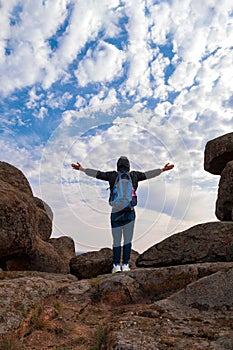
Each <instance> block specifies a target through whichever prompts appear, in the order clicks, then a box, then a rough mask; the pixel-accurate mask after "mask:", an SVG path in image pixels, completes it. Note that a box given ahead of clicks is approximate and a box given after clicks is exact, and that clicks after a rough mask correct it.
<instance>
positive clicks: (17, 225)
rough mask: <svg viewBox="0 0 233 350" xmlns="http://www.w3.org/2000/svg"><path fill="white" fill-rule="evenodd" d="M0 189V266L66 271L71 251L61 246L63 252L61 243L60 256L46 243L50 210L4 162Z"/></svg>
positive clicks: (14, 170)
mask: <svg viewBox="0 0 233 350" xmlns="http://www.w3.org/2000/svg"><path fill="white" fill-rule="evenodd" d="M0 191H1V196H0V237H1V244H0V267H1V268H3V269H6V270H33V269H35V270H37V269H38V271H48V272H57V273H58V272H60V273H69V263H68V259H69V257H70V256H71V250H69V253H68V249H67V247H64V254H62V248H61V246H62V244H60V248H59V249H58V251H59V254H61V255H62V258H61V257H60V256H59V255H58V252H57V251H56V249H55V248H54V246H53V245H52V244H50V243H49V242H48V240H49V238H50V236H51V233H52V211H51V209H50V208H49V206H48V205H47V204H46V203H45V202H44V201H42V200H41V199H39V198H37V197H33V194H32V190H31V188H30V185H29V183H28V181H27V179H26V178H25V176H24V175H23V173H22V172H21V171H20V170H18V169H17V168H15V167H14V166H12V165H10V164H8V163H4V162H0ZM70 244H71V243H70ZM55 245H56V246H57V244H55ZM65 254H68V255H67V257H66V259H65V258H64V255H65Z"/></svg>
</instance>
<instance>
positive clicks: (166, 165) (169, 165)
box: [162, 163, 174, 171]
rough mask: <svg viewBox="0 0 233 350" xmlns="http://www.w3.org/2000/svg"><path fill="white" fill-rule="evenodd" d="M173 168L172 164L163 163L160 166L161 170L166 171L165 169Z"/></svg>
mask: <svg viewBox="0 0 233 350" xmlns="http://www.w3.org/2000/svg"><path fill="white" fill-rule="evenodd" d="M173 168H174V164H169V163H167V164H165V165H164V167H163V168H162V171H167V170H171V169H173Z"/></svg>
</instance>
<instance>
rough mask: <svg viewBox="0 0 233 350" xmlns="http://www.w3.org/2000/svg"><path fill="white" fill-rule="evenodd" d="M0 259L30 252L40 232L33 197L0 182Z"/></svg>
mask: <svg viewBox="0 0 233 350" xmlns="http://www.w3.org/2000/svg"><path fill="white" fill-rule="evenodd" d="M0 191H1V196H0V235H1V245H0V259H1V258H4V257H8V256H12V255H14V254H18V255H19V254H22V253H25V252H26V251H29V250H30V249H31V247H32V242H33V240H34V239H35V236H36V234H37V231H38V227H37V222H38V220H37V219H38V217H37V207H36V206H35V204H34V202H33V197H32V196H31V197H30V196H29V195H28V194H27V193H24V192H22V191H18V190H17V189H16V188H15V187H13V186H11V185H10V184H9V183H7V182H5V181H2V180H0Z"/></svg>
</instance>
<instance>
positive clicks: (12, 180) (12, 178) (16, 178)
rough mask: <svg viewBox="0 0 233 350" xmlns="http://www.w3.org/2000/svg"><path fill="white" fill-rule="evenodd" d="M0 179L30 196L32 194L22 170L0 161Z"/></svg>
mask: <svg viewBox="0 0 233 350" xmlns="http://www.w3.org/2000/svg"><path fill="white" fill-rule="evenodd" d="M0 181H1V182H2V181H3V182H6V183H8V184H10V185H11V186H13V187H14V188H17V190H18V191H21V192H23V193H25V194H28V195H29V196H30V197H32V196H33V194H32V189H31V186H30V184H29V182H28V180H27V178H26V177H25V176H24V174H23V173H22V171H21V170H19V169H17V168H16V167H14V166H13V165H11V164H9V163H6V162H0Z"/></svg>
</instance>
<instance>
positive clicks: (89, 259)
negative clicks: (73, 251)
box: [70, 248, 112, 279]
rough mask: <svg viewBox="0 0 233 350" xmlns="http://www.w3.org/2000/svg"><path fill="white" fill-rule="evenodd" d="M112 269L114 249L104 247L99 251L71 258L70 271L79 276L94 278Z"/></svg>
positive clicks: (80, 277)
mask: <svg viewBox="0 0 233 350" xmlns="http://www.w3.org/2000/svg"><path fill="white" fill-rule="evenodd" d="M111 270H112V250H111V249H110V248H103V249H100V250H99V251H93V252H87V253H84V254H80V255H77V256H76V257H74V258H73V259H71V260H70V272H71V273H72V274H73V275H75V276H76V277H78V278H79V279H82V278H92V277H96V276H98V275H101V274H106V273H110V272H111Z"/></svg>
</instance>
